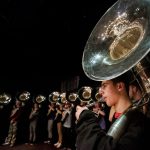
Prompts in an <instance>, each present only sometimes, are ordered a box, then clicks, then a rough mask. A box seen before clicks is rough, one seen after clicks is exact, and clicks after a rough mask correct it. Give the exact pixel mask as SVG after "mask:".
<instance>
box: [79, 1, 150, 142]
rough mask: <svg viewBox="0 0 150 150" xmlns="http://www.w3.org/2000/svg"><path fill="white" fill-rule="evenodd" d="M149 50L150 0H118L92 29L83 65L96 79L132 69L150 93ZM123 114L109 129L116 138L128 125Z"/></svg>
mask: <svg viewBox="0 0 150 150" xmlns="http://www.w3.org/2000/svg"><path fill="white" fill-rule="evenodd" d="M149 51H150V1H149V0H133V1H132V0H118V1H117V2H116V3H115V4H114V5H112V6H111V7H110V8H109V9H108V10H107V11H106V13H105V14H104V15H103V16H102V17H101V18H100V20H99V21H98V23H97V24H96V26H95V27H94V29H93V31H92V32H91V34H90V36H89V38H88V40H87V43H86V45H85V48H84V52H83V57H82V67H83V70H84V72H85V74H86V75H87V77H89V78H90V79H92V80H95V81H103V80H110V79H113V78H115V77H118V76H120V75H122V74H124V73H125V72H127V71H129V70H132V72H133V74H134V75H135V77H136V78H137V79H138V78H139V79H138V81H141V82H140V84H142V87H143V89H144V90H145V92H146V93H147V94H148V95H149V93H150V71H149V70H150V68H149V66H150V65H149V64H150V54H149ZM127 112H128V111H127ZM122 116H123V117H120V123H118V122H116V123H114V126H112V128H111V129H110V130H109V131H108V135H110V136H113V138H114V139H116V140H118V139H119V137H120V135H121V133H122V132H123V129H124V128H125V125H126V123H125V121H126V119H127V118H126V114H125V115H122ZM121 119H122V120H121ZM118 126H119V128H117V127H118ZM114 129H115V130H114Z"/></svg>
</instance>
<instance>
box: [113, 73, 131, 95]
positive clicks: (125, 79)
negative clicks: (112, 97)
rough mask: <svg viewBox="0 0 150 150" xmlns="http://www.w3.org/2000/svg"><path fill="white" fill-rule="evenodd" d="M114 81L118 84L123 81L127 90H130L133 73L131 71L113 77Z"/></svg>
mask: <svg viewBox="0 0 150 150" xmlns="http://www.w3.org/2000/svg"><path fill="white" fill-rule="evenodd" d="M112 81H113V83H114V84H116V83H118V82H123V83H124V84H125V87H126V91H127V92H129V85H130V82H131V81H132V74H131V72H130V71H129V72H126V73H124V74H122V75H120V76H118V77H116V78H114V79H112Z"/></svg>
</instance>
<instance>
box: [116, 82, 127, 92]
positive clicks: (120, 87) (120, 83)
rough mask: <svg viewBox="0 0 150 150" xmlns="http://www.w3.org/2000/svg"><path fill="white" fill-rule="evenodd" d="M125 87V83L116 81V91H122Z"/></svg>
mask: <svg viewBox="0 0 150 150" xmlns="http://www.w3.org/2000/svg"><path fill="white" fill-rule="evenodd" d="M124 88H125V84H124V83H123V82H119V83H117V89H118V91H122V90H123V89H124Z"/></svg>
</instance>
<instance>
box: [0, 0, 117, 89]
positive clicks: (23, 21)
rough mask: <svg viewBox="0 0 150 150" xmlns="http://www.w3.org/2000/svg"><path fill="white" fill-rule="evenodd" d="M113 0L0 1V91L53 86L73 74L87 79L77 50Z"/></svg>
mask: <svg viewBox="0 0 150 150" xmlns="http://www.w3.org/2000/svg"><path fill="white" fill-rule="evenodd" d="M114 2H116V0H107V1H100V0H95V1H91V2H87V1H85V2H84V1H82V3H81V2H80V1H79V2H78V1H70V2H67V1H66V2H64V1H60V2H59V1H57V0H56V1H52V0H8V1H6V0H1V1H0V32H1V34H0V38H1V50H0V51H1V57H0V69H1V71H0V87H1V91H3V90H12V89H13V90H17V89H22V88H30V89H34V90H36V89H37V90H46V89H49V88H51V89H55V88H58V87H59V85H60V82H61V80H66V79H68V78H71V77H73V76H76V75H79V76H81V80H84V82H85V84H86V81H87V82H89V80H90V79H88V78H87V77H86V76H85V75H84V73H83V70H82V53H83V50H84V47H85V44H86V41H87V39H88V37H89V35H90V33H91V31H92V30H93V28H94V26H95V25H96V23H97V22H98V20H99V19H100V17H101V16H102V15H103V14H104V13H105V12H106V11H107V10H108V8H109V7H110V6H112V4H114ZM81 82H82V81H81ZM90 82H91V81H90Z"/></svg>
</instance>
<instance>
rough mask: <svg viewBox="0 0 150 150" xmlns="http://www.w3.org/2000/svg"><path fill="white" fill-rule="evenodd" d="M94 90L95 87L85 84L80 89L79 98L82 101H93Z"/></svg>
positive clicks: (86, 102) (85, 102) (88, 102)
mask: <svg viewBox="0 0 150 150" xmlns="http://www.w3.org/2000/svg"><path fill="white" fill-rule="evenodd" d="M92 91H93V89H92V87H90V86H83V87H81V88H80V89H79V90H78V98H79V100H80V101H81V103H84V104H90V103H92V102H93V98H92Z"/></svg>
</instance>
